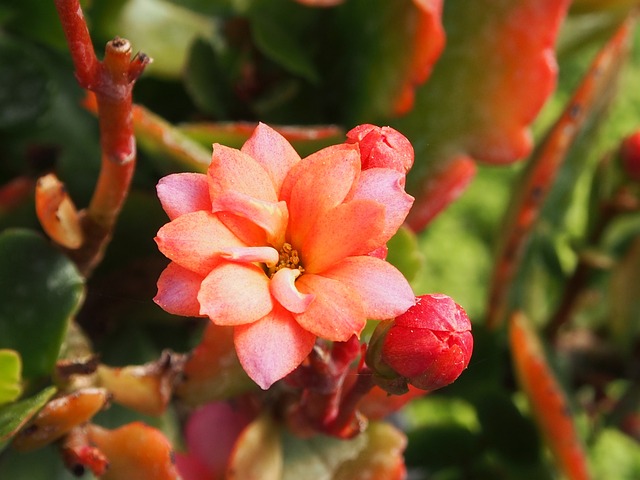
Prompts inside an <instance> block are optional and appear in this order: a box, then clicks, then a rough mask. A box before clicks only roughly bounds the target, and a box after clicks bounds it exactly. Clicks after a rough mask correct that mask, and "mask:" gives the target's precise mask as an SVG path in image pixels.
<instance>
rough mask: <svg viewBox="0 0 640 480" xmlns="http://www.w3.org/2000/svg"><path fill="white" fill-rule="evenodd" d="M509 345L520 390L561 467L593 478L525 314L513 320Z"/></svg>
mask: <svg viewBox="0 0 640 480" xmlns="http://www.w3.org/2000/svg"><path fill="white" fill-rule="evenodd" d="M509 343H510V346H511V355H512V358H513V364H514V369H515V371H516V375H517V377H518V380H519V383H520V386H521V388H522V390H523V392H524V393H525V395H526V396H527V398H528V399H529V403H530V405H531V410H532V412H533V416H534V417H535V420H536V423H537V424H538V427H539V428H540V430H541V433H542V434H543V436H544V437H545V439H546V442H547V445H548V446H549V449H550V450H551V453H552V454H553V456H554V457H555V459H556V462H557V464H558V467H559V468H560V470H561V471H562V472H563V473H564V475H566V477H567V478H570V479H572V480H582V479H585V480H586V479H589V478H591V477H590V476H589V472H588V465H587V458H586V455H585V452H584V449H583V446H582V442H581V441H580V438H579V436H578V432H577V431H576V426H575V423H574V420H573V417H572V415H571V410H570V408H569V404H568V402H567V399H566V398H565V395H564V393H563V391H562V389H561V388H560V385H559V384H558V382H557V381H556V379H555V377H554V375H553V372H552V371H551V369H550V367H549V365H548V364H547V361H546V358H545V356H544V353H543V350H542V345H540V341H539V339H538V337H537V336H536V334H535V333H534V331H533V330H532V328H531V326H530V324H529V321H528V319H527V318H526V317H525V315H524V314H522V313H516V314H514V315H513V317H512V318H511V323H510V328H509Z"/></svg>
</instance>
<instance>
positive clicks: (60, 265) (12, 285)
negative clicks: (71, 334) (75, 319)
mask: <svg viewBox="0 0 640 480" xmlns="http://www.w3.org/2000/svg"><path fill="white" fill-rule="evenodd" d="M83 292H84V287H83V280H82V278H81V277H80V275H79V274H78V272H77V270H76V269H75V266H74V265H73V264H72V263H71V261H70V260H69V259H67V257H65V256H64V255H63V254H61V253H60V252H59V251H57V250H55V249H54V248H53V247H51V245H50V244H49V243H48V242H47V241H46V240H45V239H44V238H43V237H41V236H40V235H38V234H36V233H35V232H31V231H28V230H18V229H14V230H6V231H4V232H3V233H2V234H0V348H10V349H14V350H17V351H18V352H19V353H20V355H21V356H22V359H23V362H24V365H23V369H24V370H23V372H24V373H23V374H24V376H25V377H27V378H29V377H35V376H39V375H46V374H47V373H49V372H50V371H51V368H52V367H53V365H54V363H55V361H56V358H57V356H58V351H59V349H60V345H61V344H62V340H63V338H64V334H65V332H66V330H67V325H68V322H69V318H70V317H71V315H73V313H74V312H75V311H76V309H77V308H78V306H79V304H80V300H81V298H82V295H83Z"/></svg>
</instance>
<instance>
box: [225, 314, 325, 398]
mask: <svg viewBox="0 0 640 480" xmlns="http://www.w3.org/2000/svg"><path fill="white" fill-rule="evenodd" d="M234 334H235V345H236V352H237V354H238V358H239V359H240V363H241V364H242V367H243V368H244V370H245V372H247V375H249V376H250V377H251V378H252V379H253V381H254V382H256V383H257V384H258V385H259V386H260V387H261V388H262V389H264V390H266V389H267V388H269V387H270V386H271V385H273V383H274V382H276V381H277V380H280V379H281V378H283V377H285V376H286V375H287V374H289V373H291V372H292V371H293V370H294V369H295V368H296V367H297V366H298V365H300V364H301V363H302V362H303V360H304V359H305V358H306V357H307V355H309V353H310V352H311V349H312V348H313V345H314V343H315V340H316V337H315V335H313V334H311V333H309V332H307V331H305V330H304V329H302V328H301V327H300V325H298V324H297V323H296V321H295V320H294V319H293V317H292V316H291V314H290V313H289V312H287V311H286V310H285V309H284V308H282V307H280V306H276V308H274V310H273V311H272V312H271V313H270V314H269V315H266V316H265V317H264V318H262V319H260V320H258V321H257V322H254V323H252V324H250V325H242V326H239V327H236V328H235V329H234Z"/></svg>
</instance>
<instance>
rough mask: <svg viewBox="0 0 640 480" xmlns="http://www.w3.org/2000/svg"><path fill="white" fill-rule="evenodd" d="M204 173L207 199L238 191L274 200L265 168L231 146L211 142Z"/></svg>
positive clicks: (272, 188)
mask: <svg viewBox="0 0 640 480" xmlns="http://www.w3.org/2000/svg"><path fill="white" fill-rule="evenodd" d="M207 175H208V177H209V195H210V196H211V200H214V201H215V199H216V198H217V197H218V195H220V194H223V193H226V192H238V193H244V194H245V195H249V196H251V197H254V198H257V199H258V200H265V201H267V202H277V201H278V196H277V195H276V190H275V188H274V186H273V182H272V181H271V177H269V174H268V173H267V171H266V170H265V169H264V168H263V167H262V165H260V164H259V163H258V162H257V161H256V160H254V159H253V158H251V157H250V156H249V155H247V154H246V153H242V152H241V151H240V150H236V149H235V148H229V147H225V146H224V145H220V144H218V143H215V144H214V145H213V156H212V158H211V165H209V170H208V172H207Z"/></svg>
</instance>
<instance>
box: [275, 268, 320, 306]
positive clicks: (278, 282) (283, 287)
mask: <svg viewBox="0 0 640 480" xmlns="http://www.w3.org/2000/svg"><path fill="white" fill-rule="evenodd" d="M299 276H300V270H298V269H297V268H296V269H291V268H281V269H280V270H278V271H277V272H276V273H275V275H274V276H273V277H271V283H270V284H269V286H270V288H271V295H273V297H274V298H275V299H276V300H277V301H278V302H280V305H282V306H283V307H284V308H286V309H287V310H289V311H290V312H293V313H302V312H304V311H305V310H306V309H307V307H308V306H309V304H310V303H311V302H313V299H314V298H315V296H314V295H312V294H304V293H301V292H300V291H299V290H298V289H297V288H296V286H295V280H296V278H298V277H299Z"/></svg>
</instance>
